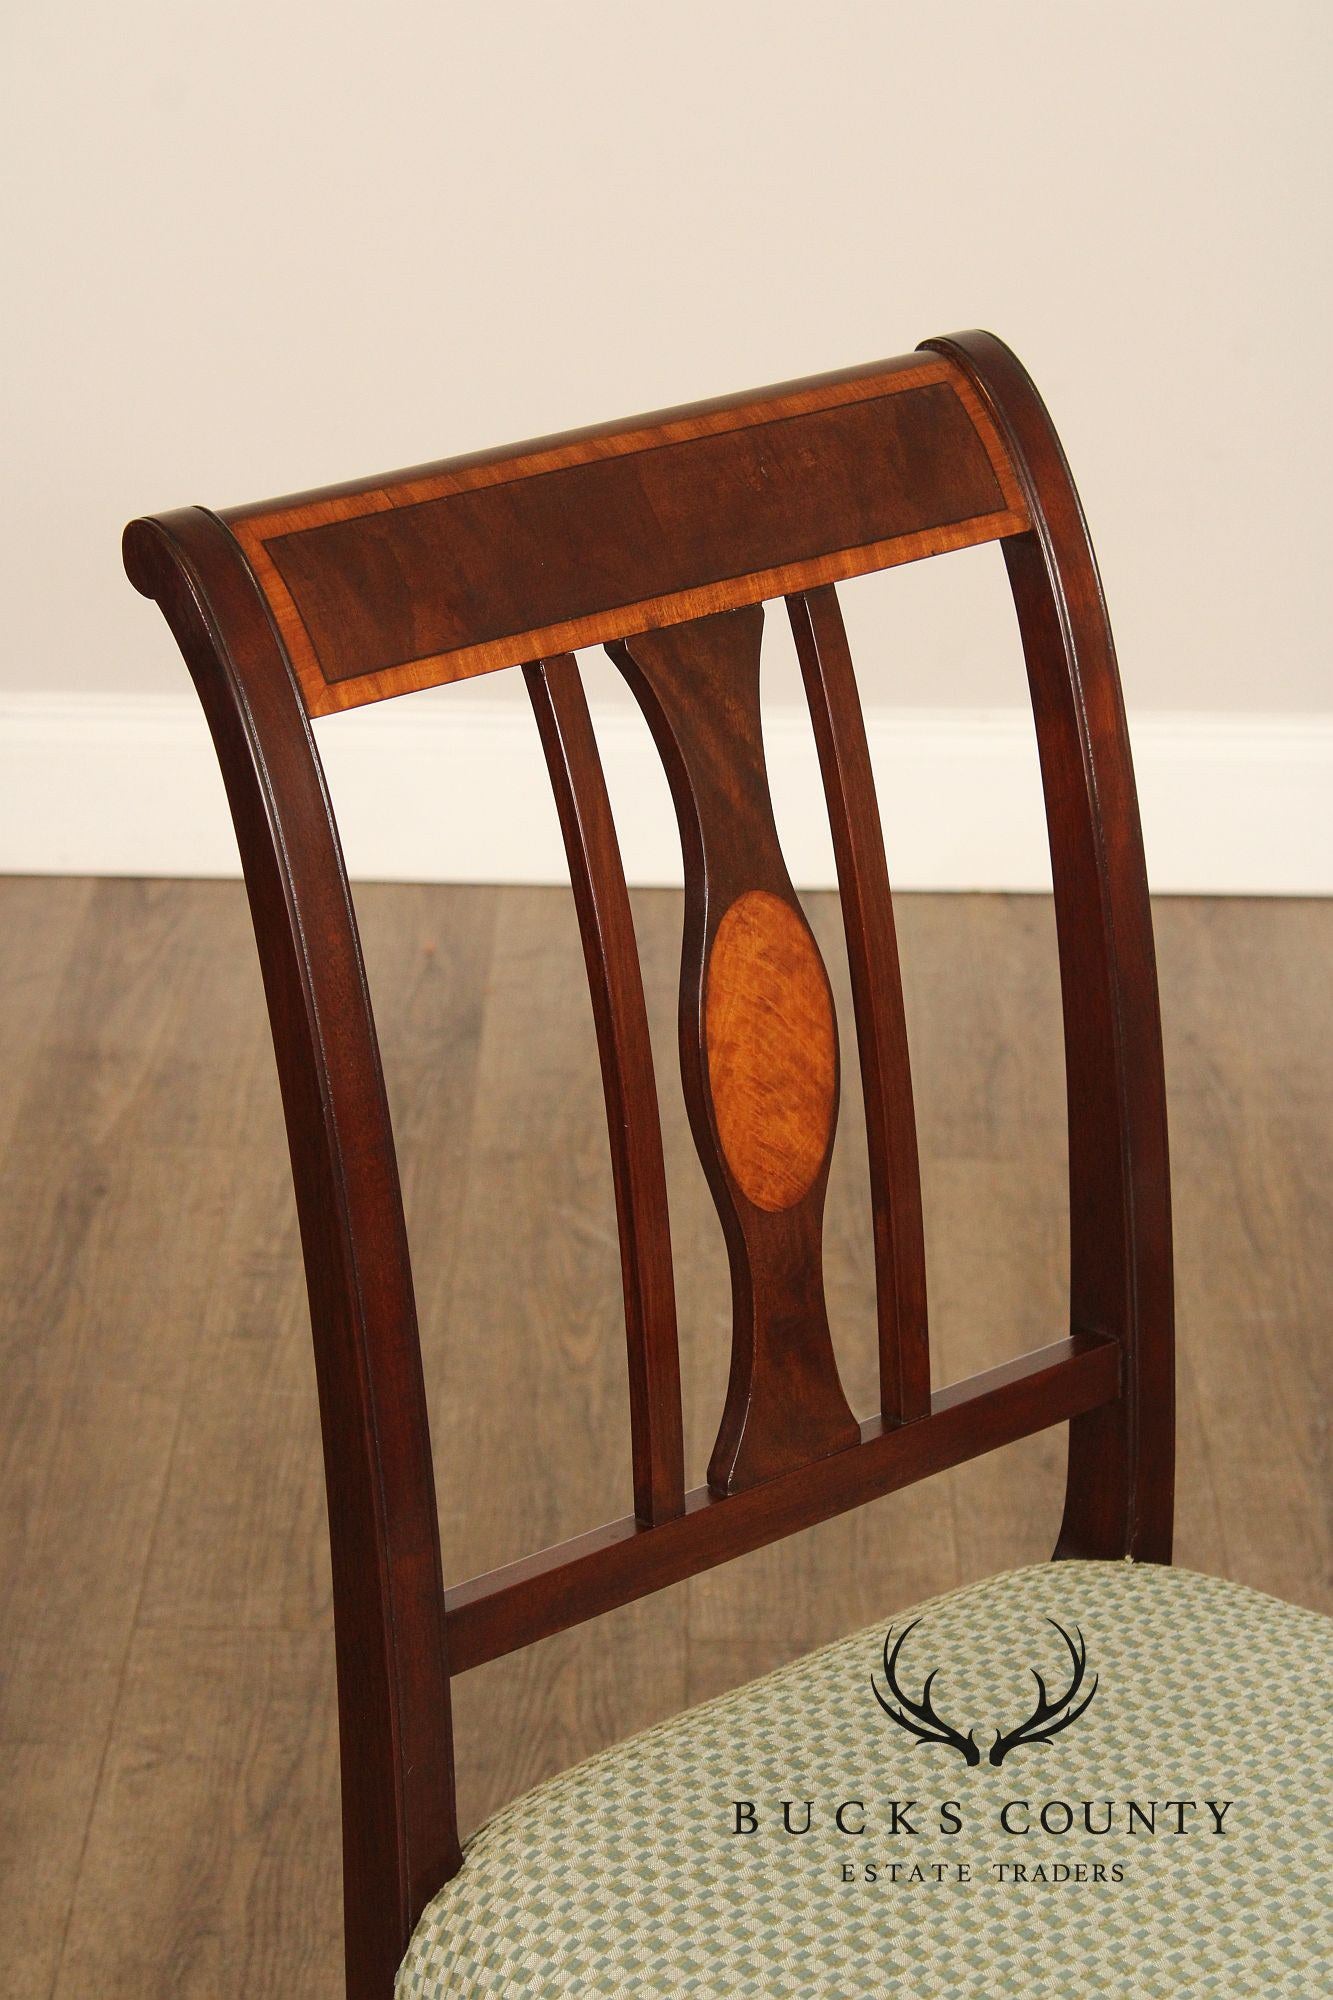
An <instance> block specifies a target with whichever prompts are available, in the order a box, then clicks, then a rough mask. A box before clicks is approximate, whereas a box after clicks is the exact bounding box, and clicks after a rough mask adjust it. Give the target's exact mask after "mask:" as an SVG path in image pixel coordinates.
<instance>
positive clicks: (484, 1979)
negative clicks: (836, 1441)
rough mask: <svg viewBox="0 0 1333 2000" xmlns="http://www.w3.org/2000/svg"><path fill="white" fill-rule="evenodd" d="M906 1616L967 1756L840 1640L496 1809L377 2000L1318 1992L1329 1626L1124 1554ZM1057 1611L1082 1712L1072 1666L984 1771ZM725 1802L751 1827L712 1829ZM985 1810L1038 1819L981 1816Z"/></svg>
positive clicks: (914, 1648) (1038, 1998) (1325, 1973)
mask: <svg viewBox="0 0 1333 2000" xmlns="http://www.w3.org/2000/svg"><path fill="white" fill-rule="evenodd" d="M918 1617H919V1619H920V1621H921V1622H920V1624H919V1625H918V1626H917V1627H916V1629H915V1630H914V1631H913V1632H911V1633H910V1634H909V1635H908V1637H907V1639H906V1641H905V1643H904V1645H903V1648H902V1652H901V1656H900V1659H899V1662H898V1673H897V1679H898V1683H899V1686H900V1687H902V1688H904V1689H905V1690H906V1692H907V1693H908V1694H909V1695H910V1696H911V1697H912V1699H913V1700H916V1701H919V1700H920V1697H921V1692H922V1684H923V1682H924V1681H925V1678H926V1675H927V1674H928V1673H929V1672H930V1671H931V1669H932V1668H938V1670H939V1671H938V1674H937V1677H936V1679H935V1681H934V1683H933V1686H932V1689H931V1699H932V1701H933V1704H934V1707H935V1710H936V1712H937V1713H938V1714H939V1715H940V1716H942V1717H943V1718H944V1719H945V1720H946V1721H947V1722H948V1723H949V1724H951V1725H953V1726H955V1727H956V1728H957V1730H958V1732H959V1734H960V1736H965V1734H966V1732H967V1731H968V1729H969V1728H971V1729H973V1730H974V1732H975V1734H974V1741H975V1742H976V1744H977V1745H978V1746H979V1747H980V1750H981V1753H982V1754H981V1760H980V1762H979V1763H977V1764H975V1765H971V1764H969V1763H967V1762H966V1761H965V1759H964V1756H963V1754H961V1753H960V1751H958V1750H956V1749H954V1748H951V1747H948V1746H947V1745H937V1744H926V1743H918V1742H917V1741H916V1740H915V1739H914V1738H913V1737H911V1736H909V1735H908V1734H907V1733H906V1732H905V1731H904V1730H903V1729H902V1728H900V1727H899V1726H897V1725H896V1724H895V1723H894V1722H893V1721H891V1720H890V1719H889V1717H888V1716H887V1715H886V1714H885V1713H884V1711H883V1709H882V1708H881V1706H880V1704H879V1703H878V1702H877V1700H876V1698H875V1695H874V1693H873V1691H872V1686H871V1681H872V1676H873V1677H874V1678H875V1680H877V1681H878V1683H879V1685H880V1687H881V1689H883V1688H884V1665H883V1647H884V1637H885V1633H884V1628H883V1627H879V1628H876V1629H874V1630H871V1631H867V1632H862V1633H859V1634H858V1635H857V1636H856V1637H855V1638H851V1639H846V1640H843V1641H842V1642H840V1643H839V1644H837V1645H835V1646H830V1647H827V1648H825V1649H824V1650H823V1651H821V1652H819V1653H816V1654H813V1655H811V1656H810V1657H809V1658H807V1659H804V1660H800V1661H798V1662H796V1664H795V1665H793V1666H790V1667H786V1668H784V1669H783V1670H782V1671H781V1672H779V1673H775V1674H771V1675H769V1676H768V1677H767V1678H766V1679H764V1680H761V1681H756V1682H754V1683H753V1684H752V1685H750V1686H749V1687H745V1688H741V1689H739V1690H738V1691H737V1692H735V1693H733V1694H729V1695H726V1696H724V1697H723V1698H722V1699H721V1700H720V1701H714V1702H710V1703H709V1704H708V1705H707V1706H706V1707H703V1708H699V1709H695V1710H693V1711H690V1712H689V1713H687V1714H684V1715H681V1716H678V1717H676V1718H674V1719H673V1720H672V1721H670V1722H667V1723H665V1724H663V1725H662V1726H661V1727H659V1728H656V1729H653V1730H650V1731H649V1732H648V1733H647V1734H646V1735H643V1736H639V1737H636V1738H634V1739H633V1740H632V1741H631V1742H628V1743H624V1744H620V1745H618V1746H617V1747H616V1748H615V1749H613V1750H610V1751H607V1752H605V1753H604V1754H603V1755H601V1756H599V1757H595V1758H593V1759H592V1760H591V1761H590V1762H588V1763H585V1764H582V1765H580V1766H579V1767H578V1768H577V1769H575V1770H572V1771H569V1772H567V1773H566V1774H565V1775H564V1776H562V1777H559V1778H556V1779H554V1780H553V1781H551V1782H550V1783H548V1784H545V1785H541V1786H539V1787H538V1788H537V1789H536V1790H535V1791H533V1792H530V1793H529V1794H528V1795H527V1796H526V1797H525V1798H521V1799H519V1800H517V1801H516V1802H515V1803H514V1804H512V1805H510V1806H508V1807H506V1808H505V1810H503V1811H502V1812H500V1813H498V1814H497V1815H496V1817H495V1818H494V1819H492V1820H491V1821H490V1822H489V1823H488V1824H487V1825H486V1826H484V1827H483V1828H482V1830H481V1831H480V1832H479V1833H478V1834H477V1835H476V1836H475V1838H474V1839H473V1840H472V1841H471V1842H470V1844H469V1846H468V1849H467V1856H466V1860H465V1862H464V1866H463V1870H462V1873H461V1874H460V1875H459V1876H457V1877H456V1879H455V1880H454V1881H452V1882H450V1883H448V1884H446V1886H445V1887H444V1889H442V1890H441V1892H440V1894H439V1895H438V1896H437V1897H436V1898H435V1900H434V1902H433V1903H431V1905H430V1906H429V1908H428V1909H427V1910H426V1912H425V1914H424V1916H423V1917H422V1920H421V1923H420V1925H419V1926H418V1929H417V1932H416V1935H415V1937H414V1938H413V1940H412V1944H411V1947H410V1948H409V1950H408V1953H407V1956H406V1959H405V1960H404V1962H403V1965H402V1968H401V1970H400V1972H399V1975H398V1985H397V1994H398V1996H399V2000H445V1996H448V2000H480V1996H483V1995H485V1996H492V1995H500V1994H503V1995H505V1996H507V2000H522V1996H528V1995H533V1996H536V1995H541V1996H543V2000H545V1996H556V1995H569V1996H575V1995H577V1996H580V2000H583V1996H607V2000H631V1996H635V2000H637V1996H646V1995H655V1996H656V1995H670V1996H675V1995H690V1996H699V1997H700V2000H740V1996H746V2000H748V1996H754V2000H787V1996H791V2000H888V1996H900V1995H901V1996H910V2000H936V1996H940V2000H946V1996H947V2000H953V1996H958V2000H962V1996H967V2000H976V1996H986V1997H987V2000H988V1996H991V1995H1019V1994H1021V1995H1024V1996H1027V2000H1045V1996H1050V2000H1071V1996H1076V1995H1078V1996H1081V1995H1085V1994H1097V1995H1101V1994H1103V1993H1104V1994H1105V1995H1107V1996H1108V2000H1109V1996H1110V1995H1112V1994H1116V1995H1120V1994H1123V1995H1126V1996H1133V2000H1158V1996H1161V2000H1168V1997H1169V2000H1179V1996H1181V1995H1211V1994H1216V1995H1219V1996H1220V1995H1226V1996H1227V2000H1238V1996H1242V1995H1251V1994H1253V1995H1264V1996H1266V2000H1273V1996H1290V1997H1291V2000H1316V1996H1317V1995H1319V1994H1321V1993H1327V1992H1329V1991H1330V1990H1331V1988H1330V1985H1329V1984H1326V1983H1325V1982H1326V1981H1327V1980H1328V1979H1329V1968H1330V1966H1331V1965H1333V1905H1331V1903H1330V1872H1331V1871H1330V1862H1331V1861H1333V1855H1330V1851H1329V1823H1328V1808H1329V1800H1330V1796H1331V1795H1333V1770H1330V1765H1331V1764H1333V1737H1331V1733H1330V1720H1329V1713H1330V1693H1331V1692H1333V1621H1330V1620H1327V1619H1324V1618H1321V1617H1319V1616H1318V1615H1317V1614H1316V1613H1314V1612H1310V1611H1303V1610H1298V1609H1296V1608H1294V1607H1292V1606H1290V1605H1286V1604H1281V1603H1278V1602H1277V1601H1276V1600H1275V1599H1273V1598H1268V1597H1263V1596H1261V1595H1260V1594H1259V1593H1258V1592H1256V1591H1253V1590H1247V1589H1244V1588H1242V1587H1241V1586H1239V1585H1237V1584H1230V1583H1224V1582H1220V1581H1219V1580H1217V1579H1216V1578H1213V1577H1204V1576H1197V1575H1194V1574H1193V1573H1191V1572H1189V1571H1184V1570H1174V1569H1162V1568H1158V1567H1155V1566H1151V1565H1135V1564H1129V1563H1049V1564H1043V1565H1042V1566H1041V1567H1039V1568H1035V1569H1025V1570H1018V1571H1015V1572H1013V1573H1012V1574H1010V1575H1007V1576H999V1577H995V1578H992V1579H991V1580H990V1581H988V1582H986V1583H982V1584H978V1585H976V1586H975V1587H973V1588H971V1589H967V1590H962V1591H958V1592H955V1593H954V1594H953V1595H951V1596H948V1597H942V1598H939V1599H936V1600H935V1601H934V1602H932V1603H929V1604H926V1605H923V1606H919V1607H917V1609H916V1610H914V1611H910V1612H904V1613H902V1614H901V1615H900V1616H898V1617H896V1618H895V1619H894V1621H893V1633H894V1638H895V1639H896V1638H897V1637H898V1636H899V1634H900V1633H901V1632H902V1631H903V1628H904V1626H905V1625H907V1624H908V1623H910V1621H911V1620H912V1619H913V1618H918ZM1049 1619H1055V1620H1058V1621H1059V1623H1060V1624H1061V1625H1062V1626H1064V1627H1065V1628H1066V1630H1067V1631H1068V1632H1069V1633H1070V1634H1071V1636H1072V1637H1073V1643H1074V1645H1075V1647H1076V1646H1077V1637H1076V1635H1075V1628H1077V1630H1078V1632H1081V1634H1082V1638H1083V1642H1084V1645H1085V1647H1086V1656H1087V1672H1086V1677H1085V1680H1084V1683H1083V1687H1082V1689H1081V1691H1080V1695H1079V1697H1078V1699H1080V1700H1081V1699H1082V1696H1083V1695H1084V1694H1086V1693H1087V1692H1088V1690H1089V1688H1091V1686H1092V1684H1093V1678H1094V1676H1095V1677H1096V1683H1097V1685H1096V1692H1095V1694H1094V1695H1093V1698H1092V1700H1091V1702H1090V1703H1089V1705H1088V1706H1087V1708H1086V1710H1085V1711H1084V1712H1083V1713H1082V1714H1081V1715H1079V1716H1078V1717H1077V1718H1076V1719H1075V1720H1074V1721H1072V1722H1071V1723H1070V1724H1069V1726H1068V1727H1067V1728H1065V1729H1063V1730H1062V1731H1060V1732H1059V1733H1057V1734H1055V1735H1054V1737H1053V1740H1052V1741H1050V1742H1049V1743H1044V1744H1043V1743H1020V1744H1018V1745H1017V1746H1016V1747H1014V1748H1012V1749H1010V1750H1009V1751H1008V1752H1007V1753H1006V1754H1005V1756H1004V1758H1003V1761H1002V1762H1001V1763H1000V1764H999V1765H998V1766H995V1765H992V1764H991V1763H990V1762H989V1759H988V1755H987V1753H988V1752H989V1750H990V1748H991V1745H992V1742H993V1739H994V1736H995V1734H996V1733H997V1732H999V1731H1004V1732H1008V1731H1011V1730H1013V1728H1014V1727H1015V1725H1016V1724H1018V1723H1019V1722H1020V1721H1022V1719H1023V1718H1025V1717H1026V1716H1028V1715H1029V1714H1030V1713H1031V1711H1032V1709H1033V1706H1034V1704H1035V1701H1036V1686H1035V1683H1034V1679H1033V1671H1032V1670H1033V1669H1034V1668H1035V1669H1037V1670H1038V1671H1039V1672H1040V1673H1041V1675H1042V1677H1043V1679H1044V1681H1045V1684H1046V1688H1047V1689H1048V1691H1049V1693H1050V1695H1051V1696H1052V1697H1055V1696H1056V1695H1057V1694H1059V1693H1062V1692H1063V1691H1064V1689H1065V1688H1066V1687H1067V1686H1068V1684H1069V1682H1070V1679H1071V1678H1072V1673H1073V1667H1072V1661H1071V1654H1070V1651H1069V1649H1068V1647H1067V1646H1066V1643H1065V1641H1064V1640H1063V1639H1062V1638H1061V1637H1060V1635H1059V1633H1058V1632H1057V1631H1056V1630H1055V1629H1054V1628H1053V1626H1052V1625H1051V1624H1050V1623H1048V1622H1047V1621H1048V1620H1049ZM1064 1712H1065V1713H1067V1712H1068V1711H1067V1710H1066V1711H1064ZM784 1799H786V1800H791V1801H794V1802H795V1805H794V1808H793V1811H792V1814H791V1818H792V1821H793V1824H794V1825H795V1826H797V1827H800V1826H801V1825H802V1824H803V1822H804V1817H805V1804H804V1802H805V1801H807V1800H810V1801H813V1802H814V1803H813V1813H812V1826H811V1830H810V1831H809V1832H804V1833H787V1832H785V1831H784V1830H783V1825H782V1803H781V1802H782V1801H783V1800H784ZM736 1801H751V1802H753V1804H754V1808H755V1818H756V1822H757V1830H756V1831H755V1832H753V1833H740V1834H738V1833H736V1832H734V1831H733V1828H734V1826H735V1824H736V1812H735V1802H736ZM845 1801H862V1802H863V1806H864V1818H865V1822H866V1831H865V1832H864V1833H862V1834H852V1833H841V1832H839V1831H838V1830H837V1827H836V1826H835V1824H834V1813H835V1810H836V1808H837V1807H838V1806H839V1805H840V1804H843V1802H845ZM894 1801H897V1802H898V1806H899V1813H900V1824H899V1826H898V1829H897V1831H894V1830H893V1813H892V1810H891V1807H892V1803H893V1802H894ZM907 1801H915V1802H916V1803H915V1805H914V1806H908V1805H907V1804H906V1802H907ZM1018 1801H1026V1802H1027V1804H1026V1805H1025V1806H1023V1805H1019V1804H1017V1803H1016V1802H1018ZM1051 1801H1054V1802H1056V1804H1055V1805H1049V1804H1048V1802H1051ZM1085 1801H1088V1802H1091V1808H1092V1809H1091V1813H1090V1818H1091V1820H1092V1824H1093V1826H1094V1827H1100V1826H1101V1824H1102V1823H1103V1820H1104V1819H1105V1817H1106V1814H1107V1808H1108V1804H1109V1808H1110V1819H1111V1830H1109V1831H1106V1832H1101V1831H1090V1830H1088V1828H1087V1827H1086V1826H1085V1823H1084V1802H1085ZM1130 1801H1134V1802H1135V1803H1136V1804H1137V1805H1138V1807H1139V1808H1140V1816H1139V1818H1138V1819H1137V1820H1133V1821H1132V1824H1133V1829H1134V1830H1133V1831H1131V1830H1130V1824H1131V1815H1130V1814H1129V1812H1128V1803H1129V1802H1130ZM1191 1801H1192V1802H1193V1804H1192V1806H1191V1805H1189V1804H1188V1803H1184V1804H1182V1803H1179V1802H1191ZM1209 1802H1211V1806H1212V1808H1214V1809H1215V1811H1214V1810H1210V1803H1209ZM1227 1802H1230V1803H1227ZM1066 1807H1068V1808H1069V1809H1071V1812H1072V1816H1073V1825H1072V1827H1071V1829H1070V1830H1069V1831H1067V1832H1065V1831H1062V1830H1060V1829H1061V1828H1062V1826H1063V1823H1064V1819H1065V1808H1066ZM1006 1808H1008V1812H1009V1818H1010V1822H1011V1824H1013V1825H1015V1826H1017V1824H1018V1823H1019V1822H1024V1823H1026V1824H1028V1825H1030V1826H1031V1828H1032V1831H1029V1832H1022V1831H1017V1830H1015V1831H1013V1832H1006V1831H1004V1830H1003V1829H1002V1827H1001V1825H1000V1814H1001V1812H1002V1811H1003V1810H1004V1809H1006ZM1043 1809H1045V1810H1046V1813H1047V1819H1048V1822H1049V1830H1043V1829H1042V1827H1041V1825H1040V1815H1041V1813H1042V1811H1043ZM1218 1813H1220V1817H1221V1826H1222V1831H1221V1832H1220V1833H1219V1832H1217V1831H1215V1830H1214V1829H1215V1825H1216V1815H1217V1814H1218ZM903 1814H905V1816H906V1820H907V1822H908V1824H910V1825H912V1826H913V1827H914V1829H915V1831H914V1832H912V1833H908V1832H907V1831H906V1828H905V1827H904V1826H903V1825H902V1823H901V1817H902V1815H903ZM861 1817H862V1813H861V1810H860V1809H859V1808H857V1807H854V1806H853V1807H849V1808H848V1809H847V1810H846V1811H845V1812H844V1823H845V1824H847V1825H848V1826H854V1825H856V1824H857V1823H858V1822H859V1820H860V1819H861ZM1148 1820H1151V1824H1152V1826H1153V1827H1154V1828H1155V1830H1153V1831H1150V1830H1149V1828H1148V1824H1147V1823H1146V1822H1147V1821H1148ZM951 1822H961V1827H960V1830H959V1831H957V1832H945V1831H943V1830H942V1828H943V1827H944V1826H946V1825H948V1824H950V1823H951ZM1182 1825H1183V1826H1184V1828H1185V1830H1184V1831H1183V1832H1182V1831H1178V1830H1177V1829H1178V1827H1180V1826H1182ZM894 1863H898V1864H899V1877H900V1879H898V1880H896V1881H895V1880H893V1879H891V1868H892V1864H894ZM1015 1864H1021V1865H1022V1868H1023V1871H1024V1878H1023V1879H1014V1869H1015ZM914 1865H915V1868H916V1869H917V1870H918V1871H919V1874H918V1875H917V1876H913V1874H912V1873H911V1871H912V1869H913V1866H914ZM868 1868H874V1869H875V1870H876V1871H877V1879H876V1880H873V1881H871V1880H867V1879H866V1874H867V1869H868ZM1062 1870H1063V1871H1064V1872H1063V1873H1062V1872H1061V1871H1062ZM849 1871H850V1873H851V1875H852V1876H853V1878H854V1879H851V1880H845V1879H844V1876H845V1875H846V1874H847V1873H848V1872H849ZM937 1871H938V1876H937ZM1000 1871H1002V1876H1001V1872H1000ZM1098 1871H1099V1872H1098ZM1117 1875H1118V1877H1119V1879H1116V1878H1117ZM960 1876H963V1877H964V1878H965V1879H960Z"/></svg>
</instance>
